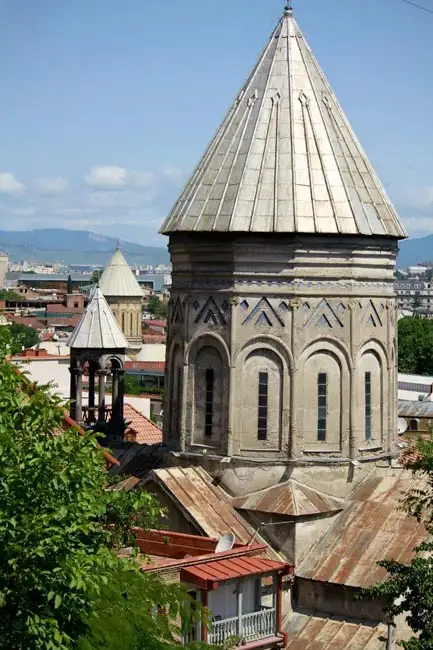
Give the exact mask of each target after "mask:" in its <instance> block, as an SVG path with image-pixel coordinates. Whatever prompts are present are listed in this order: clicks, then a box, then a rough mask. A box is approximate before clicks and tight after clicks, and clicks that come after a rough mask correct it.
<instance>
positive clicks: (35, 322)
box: [5, 314, 46, 330]
mask: <svg viewBox="0 0 433 650" xmlns="http://www.w3.org/2000/svg"><path fill="white" fill-rule="evenodd" d="M5 316H6V318H7V319H8V321H10V322H11V323H15V324H16V325H27V327H33V329H35V330H43V329H45V327H46V325H45V323H44V321H43V320H39V319H38V318H35V317H34V316H16V315H15V314H5Z"/></svg>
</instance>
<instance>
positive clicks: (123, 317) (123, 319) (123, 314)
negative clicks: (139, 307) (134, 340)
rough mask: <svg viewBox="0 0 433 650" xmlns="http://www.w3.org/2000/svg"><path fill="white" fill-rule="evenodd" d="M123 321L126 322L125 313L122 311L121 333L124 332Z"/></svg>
mask: <svg viewBox="0 0 433 650" xmlns="http://www.w3.org/2000/svg"><path fill="white" fill-rule="evenodd" d="M125 323H126V314H125V312H124V311H123V312H122V331H123V333H125Z"/></svg>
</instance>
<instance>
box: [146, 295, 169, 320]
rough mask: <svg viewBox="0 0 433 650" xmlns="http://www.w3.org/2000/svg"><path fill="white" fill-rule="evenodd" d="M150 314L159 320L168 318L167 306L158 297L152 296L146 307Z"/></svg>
mask: <svg viewBox="0 0 433 650" xmlns="http://www.w3.org/2000/svg"><path fill="white" fill-rule="evenodd" d="M146 311H148V312H149V314H153V315H154V316H158V318H167V305H166V304H165V303H163V302H162V301H161V300H160V299H159V298H158V296H150V298H149V301H148V303H147V306H146Z"/></svg>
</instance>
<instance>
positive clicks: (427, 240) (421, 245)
mask: <svg viewBox="0 0 433 650" xmlns="http://www.w3.org/2000/svg"><path fill="white" fill-rule="evenodd" d="M399 249H400V252H399V254H398V258H397V266H398V268H400V269H403V268H405V267H406V266H412V265H414V264H421V263H423V262H433V235H426V236H425V237H419V238H417V239H405V240H404V241H401V242H400V244H399Z"/></svg>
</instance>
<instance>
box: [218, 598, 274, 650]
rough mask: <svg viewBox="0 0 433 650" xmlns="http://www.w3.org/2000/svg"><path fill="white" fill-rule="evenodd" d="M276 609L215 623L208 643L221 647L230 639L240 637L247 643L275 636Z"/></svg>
mask: <svg viewBox="0 0 433 650" xmlns="http://www.w3.org/2000/svg"><path fill="white" fill-rule="evenodd" d="M275 633H276V627H275V608H274V607H271V608H268V609H263V610H262V611H260V612H253V613H252V614H243V615H242V616H241V617H238V616H236V617H234V618H225V619H223V620H221V621H214V622H213V623H212V629H211V630H210V632H209V634H208V643H210V644H212V645H220V644H221V643H224V641H226V640H227V639H229V638H230V637H239V638H241V639H244V640H245V641H246V642H247V643H248V642H250V641H257V640H259V639H266V637H270V636H275Z"/></svg>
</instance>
